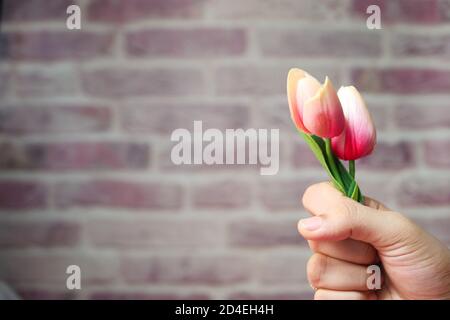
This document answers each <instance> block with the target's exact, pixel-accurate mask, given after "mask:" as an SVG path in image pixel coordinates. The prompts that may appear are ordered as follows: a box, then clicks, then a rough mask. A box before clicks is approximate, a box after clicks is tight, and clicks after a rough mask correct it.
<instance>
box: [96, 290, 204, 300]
mask: <svg viewBox="0 0 450 320" xmlns="http://www.w3.org/2000/svg"><path fill="white" fill-rule="evenodd" d="M89 299H93V300H208V299H210V296H209V295H208V294H207V293H186V294H183V293H179V292H178V290H175V289H174V290H172V291H170V290H167V289H166V290H155V292H146V291H144V290H141V291H139V290H137V289H132V290H127V291H117V290H104V291H101V290H97V291H94V292H93V293H91V294H89Z"/></svg>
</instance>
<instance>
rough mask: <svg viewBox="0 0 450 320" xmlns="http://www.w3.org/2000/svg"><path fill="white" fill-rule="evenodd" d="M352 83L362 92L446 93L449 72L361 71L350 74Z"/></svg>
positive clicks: (359, 69)
mask: <svg viewBox="0 0 450 320" xmlns="http://www.w3.org/2000/svg"><path fill="white" fill-rule="evenodd" d="M352 78H353V83H354V84H355V86H356V87H358V88H359V89H360V90H362V91H368V92H377V93H400V94H420V93H447V92H448V90H450V72H449V71H444V70H435V69H410V68H391V69H361V68H356V69H354V70H353V72H352Z"/></svg>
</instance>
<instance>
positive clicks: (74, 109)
mask: <svg viewBox="0 0 450 320" xmlns="http://www.w3.org/2000/svg"><path fill="white" fill-rule="evenodd" d="M110 123H111V112H110V109H109V108H105V107H101V106H99V107H97V106H75V105H68V106H64V107H53V106H49V107H20V106H10V107H5V108H1V109H0V132H1V133H4V134H34V133H91V132H100V131H106V130H107V129H108V128H109V127H110Z"/></svg>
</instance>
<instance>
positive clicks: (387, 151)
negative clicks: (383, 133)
mask: <svg viewBox="0 0 450 320" xmlns="http://www.w3.org/2000/svg"><path fill="white" fill-rule="evenodd" d="M414 164H415V159H414V145H413V144H411V143H408V142H405V141H400V142H393V143H388V142H382V141H380V142H378V143H377V144H376V146H375V149H374V150H373V152H372V154H370V155H368V156H366V157H364V158H361V159H358V162H357V166H358V168H364V169H367V170H374V169H376V170H401V169H408V168H411V167H412V166H414Z"/></svg>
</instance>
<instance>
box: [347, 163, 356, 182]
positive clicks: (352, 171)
mask: <svg viewBox="0 0 450 320" xmlns="http://www.w3.org/2000/svg"><path fill="white" fill-rule="evenodd" d="M348 171H349V173H350V176H351V177H352V178H353V180H355V160H349V162H348Z"/></svg>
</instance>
